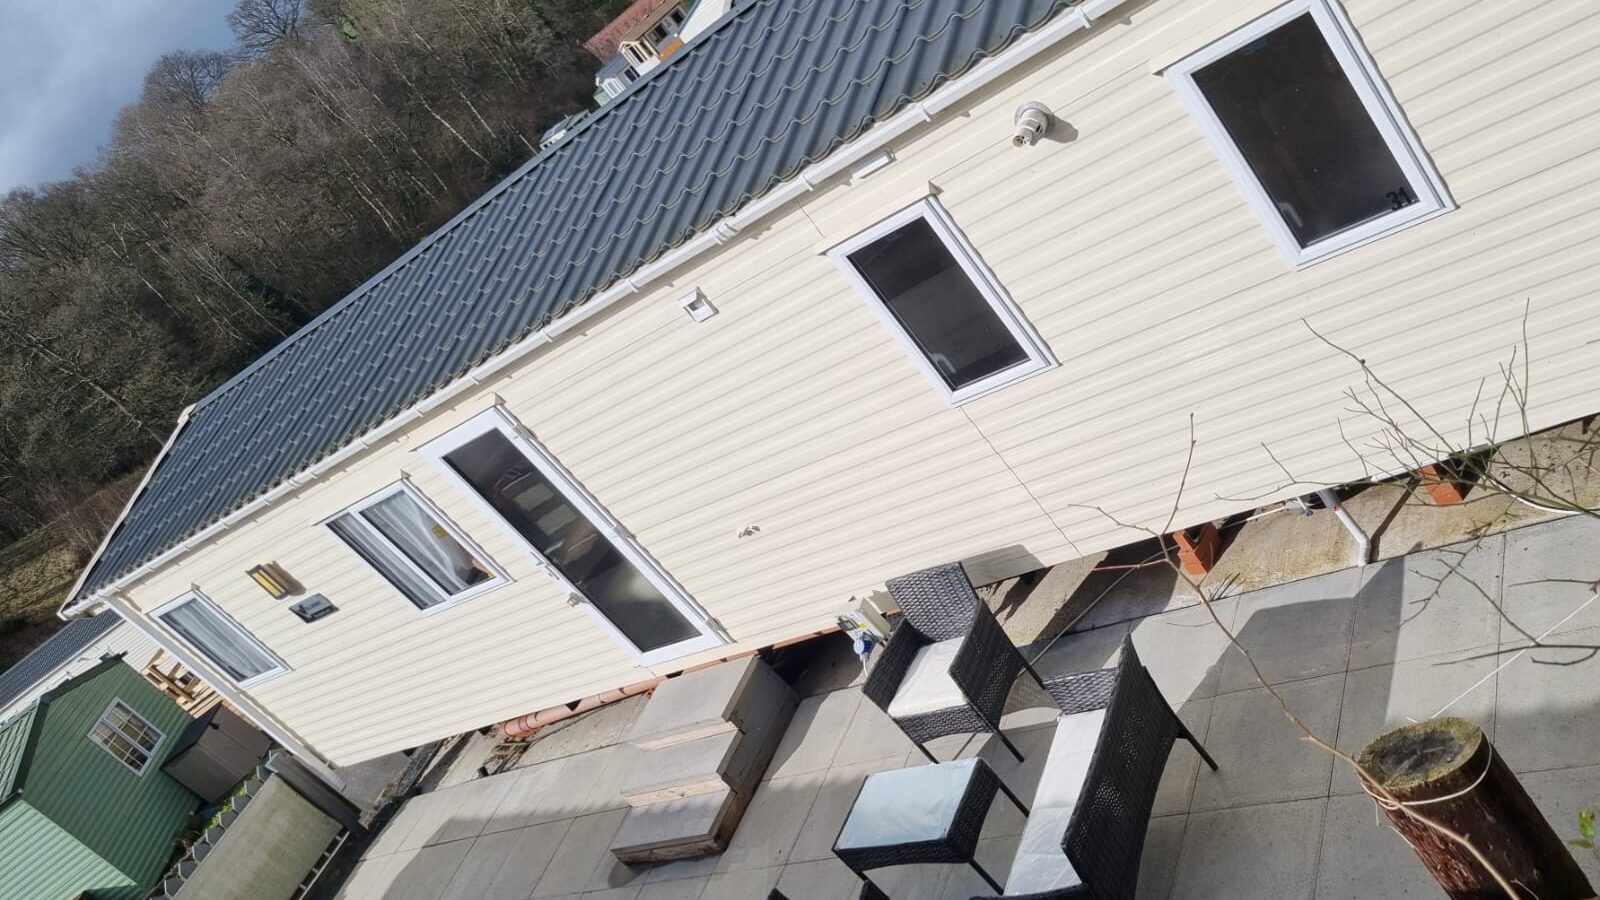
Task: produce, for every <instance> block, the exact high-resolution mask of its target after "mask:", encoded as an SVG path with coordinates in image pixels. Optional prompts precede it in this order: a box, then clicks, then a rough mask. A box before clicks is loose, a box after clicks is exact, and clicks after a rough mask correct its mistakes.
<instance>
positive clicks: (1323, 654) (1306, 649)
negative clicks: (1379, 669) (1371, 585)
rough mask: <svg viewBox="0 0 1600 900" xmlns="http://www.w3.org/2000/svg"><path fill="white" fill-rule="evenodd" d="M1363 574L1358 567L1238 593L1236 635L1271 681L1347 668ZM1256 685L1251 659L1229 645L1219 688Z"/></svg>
mask: <svg viewBox="0 0 1600 900" xmlns="http://www.w3.org/2000/svg"><path fill="white" fill-rule="evenodd" d="M1359 578H1360V573H1359V571H1358V570H1356V569H1346V570H1344V571H1342V572H1334V573H1331V574H1328V575H1319V576H1317V577H1315V578H1307V579H1305V580H1304V581H1296V582H1292V583H1290V584H1282V585H1278V586H1276V587H1270V588H1263V589H1262V590H1259V591H1252V592H1251V593H1248V594H1243V595H1240V597H1239V598H1238V603H1239V609H1238V612H1237V613H1235V615H1234V621H1233V627H1234V634H1235V635H1236V636H1237V637H1238V639H1239V644H1240V646H1242V647H1244V648H1245V650H1247V651H1248V652H1249V654H1250V656H1251V657H1252V658H1253V659H1255V661H1256V664H1257V665H1258V666H1259V667H1260V668H1261V672H1262V674H1263V675H1264V676H1265V677H1266V679H1267V682H1268V683H1269V684H1282V683H1284V682H1288V681H1299V680H1302V679H1306V678H1314V677H1316V676H1319V675H1328V674H1331V673H1334V672H1343V671H1344V670H1345V668H1346V666H1347V664H1348V663H1349V660H1350V634H1351V624H1352V622H1353V620H1354V612H1355V600H1354V597H1355V594H1356V588H1357V586H1358V584H1359V581H1358V579H1359ZM1257 684H1259V682H1258V681H1257V680H1256V677H1255V674H1254V673H1253V672H1252V671H1251V669H1250V666H1249V664H1248V662H1246V660H1245V659H1244V657H1243V656H1242V655H1241V654H1240V653H1239V652H1238V651H1237V650H1233V649H1232V648H1230V649H1229V650H1228V652H1227V654H1226V655H1225V656H1224V660H1223V663H1222V674H1221V679H1220V681H1219V683H1218V688H1217V689H1218V691H1220V692H1228V691H1240V690H1249V689H1251V688H1252V687H1254V686H1255V685H1257Z"/></svg>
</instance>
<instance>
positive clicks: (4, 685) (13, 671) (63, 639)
mask: <svg viewBox="0 0 1600 900" xmlns="http://www.w3.org/2000/svg"><path fill="white" fill-rule="evenodd" d="M121 623H122V618H121V617H120V616H118V615H117V614H116V613H114V612H103V613H101V614H100V615H98V616H93V617H90V618H87V619H77V620H74V621H71V622H68V623H67V625H66V627H65V628H62V629H61V630H60V631H57V632H56V633H55V634H52V635H50V637H48V638H46V639H45V642H44V643H42V644H40V645H39V646H37V647H35V648H33V652H32V653H29V654H28V655H27V656H24V657H23V658H21V659H19V660H17V662H16V664H15V665H13V666H11V668H9V669H6V670H5V671H4V672H0V709H4V708H5V707H6V706H7V705H9V704H11V703H12V702H14V701H16V699H17V698H18V697H21V696H22V695H23V694H26V693H27V692H28V690H29V689H30V688H32V687H33V686H34V685H36V684H38V683H39V682H41V681H43V680H45V679H46V678H49V677H50V673H51V672H54V671H55V670H57V669H59V668H61V667H62V666H64V665H66V664H67V663H69V662H72V661H73V660H75V659H77V658H78V657H79V656H81V655H82V654H83V651H84V650H85V649H87V648H88V647H89V645H90V644H93V643H94V642H95V641H97V640H99V639H100V638H101V637H102V636H103V635H105V634H106V632H108V631H110V630H111V629H113V628H115V627H117V626H118V625H120V624H121Z"/></svg>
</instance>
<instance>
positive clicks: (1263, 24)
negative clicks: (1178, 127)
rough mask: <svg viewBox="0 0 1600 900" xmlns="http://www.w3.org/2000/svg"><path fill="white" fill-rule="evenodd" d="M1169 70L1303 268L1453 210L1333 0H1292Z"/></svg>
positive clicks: (1256, 204)
mask: <svg viewBox="0 0 1600 900" xmlns="http://www.w3.org/2000/svg"><path fill="white" fill-rule="evenodd" d="M1168 74H1169V76H1170V77H1171V78H1172V79H1173V80H1174V83H1175V85H1176V86H1177V88H1178V91H1179V93H1180V95H1181V96H1182V97H1183V98H1184V100H1185V101H1186V102H1187V103H1188V105H1189V107H1190V111H1191V112H1192V113H1193V114H1194V115H1195V117H1196V119H1197V120H1198V121H1199V123H1200V124H1201V126H1202V129H1203V130H1204V131H1205V132H1206V134H1207V136H1208V137H1209V138H1210V139H1211V141H1212V142H1213V144H1214V145H1215V146H1216V149H1217V151H1218V152H1219V154H1220V155H1221V156H1222V157H1223V160H1224V162H1225V163H1227V164H1228V167H1229V169H1230V171H1231V173H1232V174H1233V176H1234V178H1235V179H1236V180H1237V181H1238V182H1239V184H1240V185H1241V187H1242V188H1243V189H1244V190H1245V193H1246V194H1247V195H1248V196H1249V197H1250V200H1251V203H1252V205H1253V206H1254V207H1255V208H1256V210H1257V212H1258V213H1260V215H1261V216H1262V218H1263V219H1264V220H1265V221H1266V224H1267V226H1268V228H1269V229H1270V230H1271V231H1272V232H1273V237H1274V238H1275V239H1276V240H1277V241H1278V243H1279V244H1280V246H1281V247H1282V249H1283V250H1284V252H1285V254H1286V255H1287V256H1288V257H1289V258H1290V260H1291V261H1292V262H1294V263H1296V264H1304V263H1307V262H1311V261H1313V260H1316V259H1319V258H1321V257H1324V256H1327V255H1329V254H1331V253H1335V252H1338V251H1339V250H1343V249H1346V248H1348V247H1351V246H1354V245H1356V244H1359V243H1363V242H1365V241H1368V240H1371V239H1373V238H1375V237H1378V236H1381V235H1383V234H1386V233H1389V232H1391V231H1393V230H1395V229H1397V228H1399V227H1401V226H1404V225H1407V224H1410V223H1413V222H1416V221H1418V220H1420V219H1422V218H1425V217H1427V216H1430V215H1432V214H1434V213H1437V212H1440V211H1441V210H1443V209H1445V208H1446V206H1447V202H1446V200H1445V197H1444V192H1443V191H1444V189H1443V185H1442V184H1441V183H1440V182H1439V179H1438V175H1437V173H1436V172H1434V171H1433V170H1432V168H1431V167H1429V166H1428V164H1427V162H1426V159H1425V157H1424V154H1423V152H1422V149H1421V146H1420V144H1419V142H1418V141H1417V140H1416V138H1415V135H1413V134H1412V133H1411V132H1410V130H1409V129H1407V128H1406V127H1405V125H1404V124H1403V122H1402V120H1401V117H1400V115H1399V109H1398V107H1397V106H1396V105H1395V103H1394V100H1393V98H1392V97H1391V96H1390V95H1389V93H1388V91H1387V89H1386V88H1385V87H1384V86H1383V83H1382V80H1381V78H1380V76H1379V75H1378V73H1377V71H1376V69H1375V67H1374V66H1373V65H1372V61H1371V60H1370V59H1369V58H1368V57H1367V56H1366V54H1365V53H1364V52H1363V51H1361V50H1360V48H1359V43H1358V41H1357V38H1356V35H1355V32H1354V29H1353V28H1351V27H1350V25H1349V22H1348V20H1346V19H1345V17H1344V14H1343V12H1342V10H1339V9H1338V8H1337V7H1336V5H1335V4H1334V3H1333V2H1332V0H1298V2H1293V3H1290V4H1288V5H1287V6H1285V7H1282V8H1280V9H1279V10H1277V11H1276V12H1274V13H1272V14H1271V15H1269V16H1267V17H1265V18H1263V19H1260V20H1258V21H1256V22H1254V23H1252V24H1251V25H1249V26H1246V27H1245V28H1243V29H1240V30H1239V31H1237V32H1235V33H1233V34H1232V35H1229V36H1228V37H1227V38H1224V39H1223V40H1222V41H1220V42H1218V43H1217V44H1214V45H1212V46H1211V47H1208V48H1206V49H1205V50H1202V51H1200V52H1199V53H1197V54H1195V55H1194V56H1191V57H1189V58H1188V59H1186V60H1184V61H1182V62H1180V63H1178V64H1177V65H1175V66H1174V67H1172V68H1171V69H1170V70H1168Z"/></svg>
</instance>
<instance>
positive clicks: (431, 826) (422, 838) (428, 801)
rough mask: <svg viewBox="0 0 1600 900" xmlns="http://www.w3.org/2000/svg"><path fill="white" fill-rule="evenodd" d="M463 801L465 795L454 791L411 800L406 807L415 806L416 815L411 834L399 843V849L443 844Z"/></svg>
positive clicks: (426, 795) (419, 796) (424, 795)
mask: <svg viewBox="0 0 1600 900" xmlns="http://www.w3.org/2000/svg"><path fill="white" fill-rule="evenodd" d="M465 799H466V798H465V795H464V794H463V793H462V792H461V791H459V790H456V789H450V790H444V791H435V792H433V793H431V794H420V795H418V796H416V797H413V798H411V800H410V801H409V802H407V803H406V806H408V807H410V806H413V805H415V806H416V807H417V809H416V813H417V815H416V818H415V820H414V824H413V826H412V828H411V832H410V833H409V834H407V835H406V838H405V840H404V841H401V842H400V849H401V850H416V849H419V848H421V847H428V846H432V845H434V844H439V843H445V842H446V835H447V834H448V833H449V831H450V825H451V823H452V822H453V821H454V820H455V814H456V810H457V808H459V807H460V806H461V803H462V801H463V800H465Z"/></svg>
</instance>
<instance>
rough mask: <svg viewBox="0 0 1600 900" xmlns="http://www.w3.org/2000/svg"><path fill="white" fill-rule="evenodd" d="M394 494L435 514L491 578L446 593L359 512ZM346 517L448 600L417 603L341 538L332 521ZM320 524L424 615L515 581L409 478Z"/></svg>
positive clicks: (447, 530)
mask: <svg viewBox="0 0 1600 900" xmlns="http://www.w3.org/2000/svg"><path fill="white" fill-rule="evenodd" d="M395 494H405V495H406V496H408V497H410V498H411V501H412V502H413V503H415V504H417V505H418V506H420V507H422V511H423V512H425V513H427V514H428V515H430V516H432V517H433V519H434V521H436V522H438V523H439V527H441V528H443V529H444V530H445V532H446V533H448V534H449V535H450V537H451V538H453V539H454V540H455V541H456V543H458V544H460V545H461V546H462V547H463V548H465V549H466V551H467V552H468V553H470V554H472V556H473V558H474V559H476V560H477V561H478V562H480V563H483V564H484V566H486V567H487V568H488V569H489V575H490V577H489V580H487V581H485V582H483V583H482V584H475V585H473V586H472V587H469V588H467V589H466V590H464V591H462V592H460V593H458V594H453V595H451V594H445V593H444V588H442V587H439V583H438V582H436V581H434V580H433V576H432V575H429V574H428V573H427V572H426V571H424V570H423V569H422V567H421V566H419V565H417V564H416V563H415V562H413V561H412V559H411V557H410V556H409V555H407V554H406V552H405V551H404V550H402V549H400V547H399V546H398V545H397V544H395V542H394V541H391V540H390V539H389V536H388V535H386V534H384V533H383V532H382V531H379V530H378V529H377V527H375V526H374V525H373V524H372V523H371V522H368V521H367V520H366V519H365V518H364V517H362V516H361V515H360V513H361V512H362V511H363V510H365V509H368V508H370V507H373V506H376V505H377V504H379V503H381V502H383V501H384V500H387V499H389V498H390V497H393V496H394V495H395ZM345 516H350V517H351V518H352V519H353V520H354V521H355V522H356V523H357V527H359V528H362V529H364V530H365V531H366V533H367V535H368V536H369V537H371V538H372V539H374V540H376V541H377V542H378V543H379V544H381V545H382V546H384V547H385V548H387V549H388V551H389V553H391V554H392V555H393V556H394V558H395V561H397V562H398V563H399V564H400V565H401V566H404V567H405V568H407V569H409V570H410V571H411V572H412V574H414V575H416V576H417V577H419V578H421V579H422V580H423V581H424V583H426V584H431V585H433V586H434V588H435V589H436V590H438V592H439V595H440V596H442V597H444V598H445V599H444V600H442V601H441V602H439V603H435V604H433V605H432V606H418V605H417V604H416V602H415V601H413V600H412V599H411V597H410V596H408V595H407V594H406V592H405V591H404V590H402V589H401V588H400V586H399V585H397V584H395V583H394V582H393V581H391V580H390V579H389V576H388V575H387V574H385V573H384V571H383V570H382V569H380V568H378V567H377V566H375V565H373V564H372V562H371V561H370V560H368V559H367V558H366V557H365V556H363V555H362V554H361V552H360V551H359V550H357V549H356V548H355V547H352V546H351V545H350V543H349V542H348V541H346V540H345V539H344V538H343V537H341V536H340V535H339V533H338V532H337V531H334V530H333V522H334V521H335V520H337V519H341V518H344V517H345ZM317 524H319V525H321V526H322V527H323V528H324V529H326V530H327V532H328V534H330V535H332V536H333V539H334V540H335V541H338V542H339V546H341V547H343V548H345V549H346V550H348V551H349V552H350V553H351V555H353V556H355V558H356V559H358V560H360V561H361V564H362V565H364V566H366V568H367V570H368V571H370V572H372V573H373V574H374V575H376V576H378V578H379V579H381V580H382V581H383V583H384V584H386V585H388V586H389V587H391V588H393V589H394V591H395V593H397V594H399V595H400V598H401V599H402V600H404V601H405V602H406V605H407V606H409V607H411V608H412V609H414V610H416V611H417V612H418V613H420V614H422V615H424V616H431V615H435V614H437V613H440V612H443V611H444V610H446V609H453V608H455V607H457V606H460V605H461V604H463V603H466V602H467V601H468V600H472V599H474V598H476V597H479V596H482V595H483V594H486V593H488V592H489V591H492V590H494V589H495V588H499V587H503V586H505V585H507V584H510V583H511V582H512V578H511V576H510V575H509V574H507V573H506V570H505V569H504V568H502V567H501V566H500V564H499V563H497V562H495V561H494V558H493V557H491V556H489V554H488V553H486V552H485V551H484V549H483V548H482V547H480V546H479V545H478V543H477V542H476V541H474V540H473V539H472V538H469V537H467V534H466V532H464V531H462V530H461V526H459V525H457V524H456V523H455V522H453V521H451V519H450V517H449V516H447V515H445V514H444V510H442V509H440V508H439V506H438V504H436V503H434V502H433V501H432V500H429V499H428V498H427V496H426V495H424V494H423V493H422V492H421V491H420V490H418V489H417V487H416V485H413V484H412V483H411V481H410V479H407V478H402V479H400V480H399V481H396V482H395V483H393V484H391V485H388V486H387V487H384V488H382V489H381V490H379V491H377V492H376V493H373V494H369V495H368V496H366V497H363V498H362V499H360V500H358V501H356V502H355V503H353V504H351V505H349V506H347V507H345V508H344V509H341V510H339V511H338V512H336V513H334V514H333V515H331V516H329V517H327V518H326V519H323V520H322V521H321V522H319V523H317Z"/></svg>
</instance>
